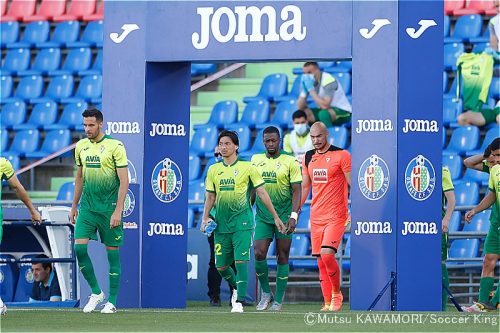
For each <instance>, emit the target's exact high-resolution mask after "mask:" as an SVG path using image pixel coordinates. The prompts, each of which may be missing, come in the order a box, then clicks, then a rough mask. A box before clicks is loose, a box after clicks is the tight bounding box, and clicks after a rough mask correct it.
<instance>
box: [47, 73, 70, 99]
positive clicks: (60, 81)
mask: <svg viewBox="0 0 500 333" xmlns="http://www.w3.org/2000/svg"><path fill="white" fill-rule="evenodd" d="M73 86H74V81H73V76H72V75H60V76H54V77H52V79H51V80H50V83H49V86H48V87H47V91H46V92H45V97H48V98H53V99H61V98H67V97H70V96H71V95H72V94H73Z"/></svg>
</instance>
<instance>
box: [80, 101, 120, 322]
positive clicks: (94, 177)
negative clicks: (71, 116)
mask: <svg viewBox="0 0 500 333" xmlns="http://www.w3.org/2000/svg"><path fill="white" fill-rule="evenodd" d="M82 115H83V126H84V129H85V134H86V136H87V138H86V139H82V140H80V141H78V143H77V144H76V149H75V160H76V165H77V174H76V178H75V196H74V199H73V205H72V206H71V212H70V219H71V223H75V220H76V225H75V253H76V257H77V258H78V266H79V268H80V271H81V272H82V274H83V276H84V277H85V280H87V282H88V284H89V285H90V288H91V289H92V294H91V295H90V297H89V301H88V303H87V305H85V307H84V308H83V312H85V313H89V312H92V311H93V310H94V309H95V308H96V306H97V305H98V304H99V303H101V302H103V301H104V298H105V296H104V293H103V292H102V290H101V288H100V287H99V284H98V283H97V279H96V276H95V273H94V267H93V265H92V261H91V260H90V257H89V254H88V251H87V247H88V243H89V240H90V239H93V240H97V231H99V236H100V239H101V242H102V243H104V244H105V245H106V251H107V256H108V262H109V298H108V302H107V303H106V304H105V305H104V308H103V309H102V310H101V313H115V312H116V298H117V295H118V287H119V285H120V275H121V266H120V251H119V247H120V246H121V245H122V244H123V224H122V214H123V205H124V201H125V196H126V194H127V189H128V172H127V154H126V152H125V147H124V146H123V144H122V143H121V142H120V141H118V140H115V139H113V138H112V137H110V136H108V135H105V134H104V132H103V131H102V124H103V115H102V113H101V111H99V110H97V109H95V108H90V109H87V110H85V111H84V112H83V113H82ZM80 199H81V200H80ZM78 202H80V209H79V210H77V205H78Z"/></svg>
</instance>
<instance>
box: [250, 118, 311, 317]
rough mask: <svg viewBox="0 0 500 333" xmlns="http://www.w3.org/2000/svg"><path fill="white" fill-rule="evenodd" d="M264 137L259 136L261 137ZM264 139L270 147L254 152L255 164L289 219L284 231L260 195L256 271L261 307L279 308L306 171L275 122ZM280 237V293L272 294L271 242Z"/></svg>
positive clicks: (282, 216) (281, 214)
mask: <svg viewBox="0 0 500 333" xmlns="http://www.w3.org/2000/svg"><path fill="white" fill-rule="evenodd" d="M259 139H260V138H257V140H259ZM262 139H263V141H264V146H265V147H266V151H265V152H262V153H259V154H255V155H253V156H252V164H253V165H254V167H255V168H257V170H258V171H259V174H260V175H261V176H262V178H263V179H264V181H265V183H266V184H265V188H266V191H267V192H268V193H269V197H270V198H271V201H272V203H273V206H274V208H275V209H276V212H277V213H278V215H279V217H280V219H281V220H282V221H287V230H286V232H285V233H281V232H280V231H279V230H278V229H277V228H276V226H275V224H274V221H273V217H272V215H271V214H270V213H269V211H268V210H267V209H266V207H265V206H264V205H263V203H262V201H261V200H260V199H259V198H256V205H257V215H256V218H255V236H254V252H255V273H256V274H257V278H258V279H259V282H260V285H261V288H262V295H261V299H260V302H259V304H258V305H257V310H258V311H263V310H266V309H267V308H268V306H269V305H270V304H271V303H272V305H271V307H270V310H271V311H279V310H281V307H282V304H283V296H284V294H285V289H286V286H287V283H288V273H289V271H290V268H289V265H288V257H289V254H290V245H291V244H292V233H293V231H294V230H295V226H296V225H297V215H298V214H297V212H298V210H299V207H300V198H301V184H302V172H301V169H300V165H299V162H298V161H297V159H296V158H295V157H294V156H293V155H291V154H288V153H286V152H285V151H282V150H280V143H281V138H280V132H279V130H278V129H277V128H276V127H274V126H269V127H267V128H265V129H264V132H263V138H262ZM273 239H276V252H277V261H278V266H277V273H276V294H275V295H274V302H273V296H272V295H271V290H270V288H269V277H268V271H269V268H268V266H267V260H266V256H267V252H268V250H269V245H270V244H271V242H272V241H273Z"/></svg>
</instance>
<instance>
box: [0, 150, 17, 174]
mask: <svg viewBox="0 0 500 333" xmlns="http://www.w3.org/2000/svg"><path fill="white" fill-rule="evenodd" d="M2 156H3V157H5V158H6V159H8V160H9V162H10V164H12V168H13V169H14V170H15V171H17V170H19V169H21V160H20V159H19V156H17V155H14V154H8V155H4V153H3V152H2Z"/></svg>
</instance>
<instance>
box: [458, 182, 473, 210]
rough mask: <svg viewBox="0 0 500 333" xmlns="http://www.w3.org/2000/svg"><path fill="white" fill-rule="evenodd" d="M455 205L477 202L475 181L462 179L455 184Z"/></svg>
mask: <svg viewBox="0 0 500 333" xmlns="http://www.w3.org/2000/svg"><path fill="white" fill-rule="evenodd" d="M455 198H456V205H457V206H472V205H477V203H478V202H479V185H478V184H477V183H475V182H467V181H463V182H460V183H458V184H456V185H455Z"/></svg>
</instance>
